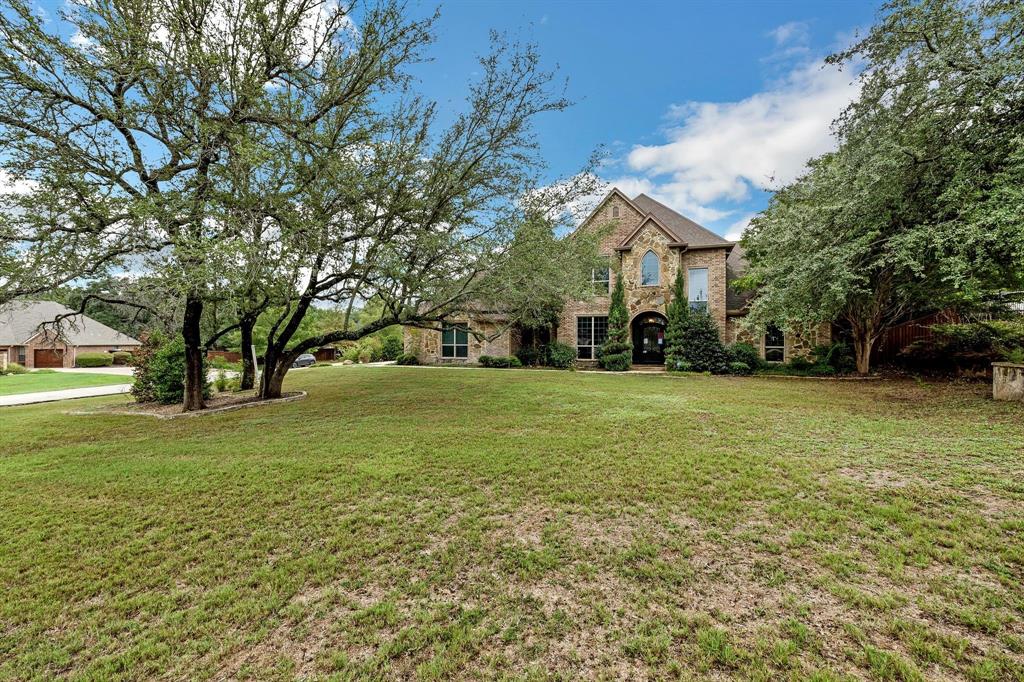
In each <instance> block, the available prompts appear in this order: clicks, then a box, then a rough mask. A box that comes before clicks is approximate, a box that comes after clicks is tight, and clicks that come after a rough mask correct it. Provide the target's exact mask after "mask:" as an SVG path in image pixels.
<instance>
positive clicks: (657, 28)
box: [0, 0, 876, 239]
mask: <svg viewBox="0 0 1024 682" xmlns="http://www.w3.org/2000/svg"><path fill="white" fill-rule="evenodd" d="M63 2H64V0H43V1H41V2H38V3H37V4H36V6H37V7H38V8H40V9H41V10H42V12H43V14H44V16H46V17H48V18H51V19H52V18H56V16H57V14H58V10H59V8H60V6H61V4H62V3H63ZM410 2H411V3H412V4H411V5H410V7H409V9H410V11H411V12H413V13H414V14H417V15H429V14H430V13H432V12H433V10H434V9H435V7H437V4H436V3H435V2H419V1H417V0H410ZM875 11H876V3H875V2H867V1H863V0H849V1H837V0H832V1H829V0H814V1H802V0H801V1H797V0H791V1H787V0H749V1H739V0H735V1H732V2H725V1H717V2H712V1H710V0H708V1H707V2H700V3H698V2H634V3H622V2H598V1H586V2H585V1H583V0H576V1H562V2H539V1H533V0H530V1H520V2H511V1H505V2H498V1H483V0H478V1H472V2H468V1H463V0H451V1H449V2H444V3H442V4H441V17H440V20H439V22H438V24H437V27H436V28H437V41H436V42H435V43H434V44H433V45H432V46H431V48H430V51H429V56H430V58H431V60H430V61H429V62H428V63H425V64H421V65H417V66H416V67H415V69H414V72H413V73H414V75H415V76H416V77H417V78H418V80H419V83H418V86H417V89H418V90H419V91H420V92H421V93H422V94H423V95H425V96H426V97H428V98H430V99H433V100H436V101H437V102H438V103H439V105H440V108H439V111H440V114H441V115H440V121H439V123H442V124H443V123H445V122H446V121H449V120H451V118H452V117H453V116H454V114H455V112H457V111H458V110H460V109H461V108H463V107H464V101H465V100H464V98H465V95H466V92H467V84H468V83H469V82H470V81H471V80H473V79H474V77H475V76H476V75H477V72H478V63H477V58H478V57H479V56H480V55H482V54H485V53H486V52H487V51H488V46H489V33H490V31H491V30H492V29H496V30H498V31H501V32H506V33H507V34H508V35H509V36H510V37H511V38H513V39H515V40H518V41H521V42H533V43H536V44H537V46H538V48H539V52H540V54H541V55H542V57H543V60H544V63H545V66H546V67H547V68H555V67H557V70H558V73H559V74H560V75H561V76H562V77H564V78H566V79H568V96H569V98H570V99H571V100H573V101H575V102H576V104H575V106H573V107H572V108H571V109H569V110H568V111H567V112H563V113H558V114H549V115H546V116H544V117H542V118H540V119H539V120H538V121H537V132H538V138H539V142H540V144H541V150H542V153H543V156H544V158H545V159H546V160H547V162H548V165H549V169H548V175H547V180H549V181H555V180H557V179H559V178H564V177H567V176H570V175H572V174H574V173H576V172H578V171H579V170H580V169H581V168H582V167H583V166H584V164H585V163H586V162H587V160H588V159H589V158H590V156H591V154H592V152H593V151H594V150H595V149H597V148H598V147H603V148H604V149H605V152H606V155H607V163H606V164H605V165H604V166H602V167H601V168H600V171H599V173H600V175H601V177H602V178H603V179H604V180H606V181H607V182H609V183H611V184H614V185H616V186H618V187H619V188H620V189H622V190H623V191H624V192H626V193H627V194H629V195H630V196H635V195H636V194H638V193H640V192H645V193H647V194H649V195H651V196H653V197H654V198H656V199H658V200H660V201H662V202H664V203H666V204H668V205H669V206H671V207H672V208H675V209H676V210H678V211H680V212H681V213H684V214H685V215H687V216H689V217H690V218H692V219H694V220H696V221H698V222H700V223H702V224H704V225H705V226H707V227H709V228H711V229H713V230H715V231H716V232H718V233H719V234H722V235H724V236H726V237H728V238H730V239H735V238H738V237H739V235H740V233H741V231H742V229H743V227H744V226H745V225H746V223H747V221H748V220H749V219H750V218H751V217H752V216H753V215H754V214H755V213H756V212H757V211H759V210H761V209H762V208H764V206H765V205H766V203H767V200H768V197H769V192H770V190H771V189H772V188H773V187H778V186H779V184H781V183H785V182H789V181H791V180H793V179H794V178H796V177H797V175H799V173H800V171H801V169H802V168H803V166H804V163H805V162H806V160H807V159H808V158H810V157H812V156H816V155H818V154H821V153H823V152H825V151H827V150H829V149H830V148H832V146H833V144H834V141H833V139H832V137H831V135H830V133H829V126H830V123H831V122H832V120H833V119H834V118H835V117H836V116H837V115H838V113H839V112H840V111H841V109H842V108H843V107H844V106H845V104H846V103H848V102H849V101H850V99H852V98H853V97H854V96H855V95H856V89H857V86H856V83H855V79H854V74H852V73H851V72H850V71H849V70H847V71H839V70H837V69H835V68H831V67H829V68H826V67H824V63H823V59H824V57H825V56H826V55H828V54H829V53H830V52H832V51H834V50H836V49H838V48H841V47H845V46H847V45H849V43H850V42H851V41H852V40H853V38H854V37H855V36H856V35H857V32H858V31H861V32H863V30H864V29H865V28H866V27H868V26H869V25H870V24H871V22H872V19H873V18H874V14H875ZM2 179H3V178H0V180H2Z"/></svg>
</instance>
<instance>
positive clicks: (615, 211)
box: [612, 206, 619, 218]
mask: <svg viewBox="0 0 1024 682" xmlns="http://www.w3.org/2000/svg"><path fill="white" fill-rule="evenodd" d="M612 217H613V218H618V217H619V207H618V206H612Z"/></svg>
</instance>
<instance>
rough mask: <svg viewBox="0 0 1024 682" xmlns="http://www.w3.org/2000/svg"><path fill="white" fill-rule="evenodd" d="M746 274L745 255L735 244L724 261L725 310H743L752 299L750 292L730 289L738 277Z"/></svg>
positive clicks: (752, 294)
mask: <svg viewBox="0 0 1024 682" xmlns="http://www.w3.org/2000/svg"><path fill="white" fill-rule="evenodd" d="M746 273H747V255H746V254H745V253H744V252H743V247H742V246H740V245H739V244H737V245H736V246H734V247H732V251H730V252H729V257H728V258H726V259H725V281H726V284H727V286H726V288H725V308H726V310H730V311H733V310H743V309H744V308H745V307H746V306H747V304H748V303H749V302H750V299H752V298H753V297H754V293H753V292H752V291H736V290H735V289H733V288H732V282H733V280H735V279H736V278H738V277H742V276H743V275H745V274H746Z"/></svg>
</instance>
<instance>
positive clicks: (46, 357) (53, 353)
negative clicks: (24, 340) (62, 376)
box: [35, 348, 64, 368]
mask: <svg viewBox="0 0 1024 682" xmlns="http://www.w3.org/2000/svg"><path fill="white" fill-rule="evenodd" d="M35 361H36V368H39V367H63V366H64V351H62V350H55V349H53V348H39V349H37V350H36V357H35Z"/></svg>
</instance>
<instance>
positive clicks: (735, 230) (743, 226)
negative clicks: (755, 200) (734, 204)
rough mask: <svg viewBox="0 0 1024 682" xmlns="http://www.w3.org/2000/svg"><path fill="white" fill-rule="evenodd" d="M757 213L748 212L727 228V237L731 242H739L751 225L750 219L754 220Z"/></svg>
mask: <svg viewBox="0 0 1024 682" xmlns="http://www.w3.org/2000/svg"><path fill="white" fill-rule="evenodd" d="M756 215H757V214H756V213H747V214H746V215H744V216H743V217H742V218H740V219H739V220H737V221H736V222H734V223H733V224H732V225H730V226H729V227H728V228H726V230H725V238H726V239H728V240H729V241H731V242H738V241H739V240H740V239H741V238H742V237H743V233H744V232H745V231H746V230H747V228H748V227H750V221H751V220H753V218H754V216H756Z"/></svg>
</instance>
